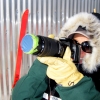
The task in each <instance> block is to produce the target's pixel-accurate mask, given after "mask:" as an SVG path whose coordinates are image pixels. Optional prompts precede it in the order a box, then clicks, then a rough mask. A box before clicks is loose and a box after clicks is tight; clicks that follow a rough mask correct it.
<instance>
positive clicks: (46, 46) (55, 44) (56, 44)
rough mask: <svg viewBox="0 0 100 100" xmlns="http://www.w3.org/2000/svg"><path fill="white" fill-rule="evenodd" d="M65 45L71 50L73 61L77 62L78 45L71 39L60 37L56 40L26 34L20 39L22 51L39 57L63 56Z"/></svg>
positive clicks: (78, 54)
mask: <svg viewBox="0 0 100 100" xmlns="http://www.w3.org/2000/svg"><path fill="white" fill-rule="evenodd" d="M67 46H69V48H70V50H71V58H72V59H73V62H75V63H78V62H79V58H80V46H79V45H77V44H75V43H74V40H72V39H68V38H61V39H59V41H58V40H55V39H52V38H49V37H44V36H39V35H37V36H35V35H33V34H26V35H25V36H24V37H23V39H22V41H21V49H22V51H23V52H24V53H26V54H32V55H36V56H40V57H44V56H54V57H63V55H64V53H65V50H66V47H67Z"/></svg>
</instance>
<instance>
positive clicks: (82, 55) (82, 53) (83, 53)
mask: <svg viewBox="0 0 100 100" xmlns="http://www.w3.org/2000/svg"><path fill="white" fill-rule="evenodd" d="M85 55H86V53H85V52H84V51H83V50H81V55H80V58H83V57H84V56H85Z"/></svg>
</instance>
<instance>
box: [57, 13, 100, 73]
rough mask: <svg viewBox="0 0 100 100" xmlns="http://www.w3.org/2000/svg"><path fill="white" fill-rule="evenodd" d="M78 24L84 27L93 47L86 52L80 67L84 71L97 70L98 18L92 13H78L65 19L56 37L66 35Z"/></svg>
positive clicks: (98, 52)
mask: <svg viewBox="0 0 100 100" xmlns="http://www.w3.org/2000/svg"><path fill="white" fill-rule="evenodd" d="M79 26H81V27H83V28H85V30H86V32H85V35H87V36H88V37H89V41H90V44H91V46H92V47H93V50H92V53H91V54H90V53H86V55H85V57H84V58H83V61H82V64H83V66H82V67H83V69H84V70H85V71H87V72H89V73H92V72H94V71H97V68H98V66H99V65H100V55H99V54H100V20H99V19H98V18H97V17H96V16H95V15H94V14H92V13H87V12H81V13H78V14H76V15H74V16H72V17H71V18H69V19H68V20H67V22H66V23H65V25H64V26H63V27H62V29H61V31H60V33H59V36H58V37H59V38H61V37H68V36H69V35H70V34H72V33H73V32H75V31H76V30H77V29H78V27H79Z"/></svg>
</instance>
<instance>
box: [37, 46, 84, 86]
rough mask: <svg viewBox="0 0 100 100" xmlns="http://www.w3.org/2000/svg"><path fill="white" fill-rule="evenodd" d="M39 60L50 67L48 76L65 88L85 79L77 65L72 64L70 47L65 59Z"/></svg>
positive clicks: (46, 58)
mask: <svg viewBox="0 0 100 100" xmlns="http://www.w3.org/2000/svg"><path fill="white" fill-rule="evenodd" d="M38 60H39V61H40V62H42V63H44V64H47V65H48V68H47V76H48V77H49V78H51V79H53V80H55V82H56V83H57V84H61V85H62V86H64V87H66V86H73V85H75V84H77V83H78V82H79V81H80V80H81V79H82V78H83V75H82V74H81V73H80V72H78V70H77V68H76V66H75V64H74V63H73V62H72V59H71V51H70V49H69V47H67V49H66V52H65V54H64V56H63V58H59V57H58V58H57V57H38Z"/></svg>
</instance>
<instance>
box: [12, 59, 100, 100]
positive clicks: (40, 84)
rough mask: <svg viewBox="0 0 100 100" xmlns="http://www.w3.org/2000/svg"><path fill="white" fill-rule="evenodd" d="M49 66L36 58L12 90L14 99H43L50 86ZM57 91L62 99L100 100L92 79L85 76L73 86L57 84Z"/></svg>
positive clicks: (99, 94)
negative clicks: (47, 71) (47, 74)
mask: <svg viewBox="0 0 100 100" xmlns="http://www.w3.org/2000/svg"><path fill="white" fill-rule="evenodd" d="M46 69H47V66H46V65H44V64H42V63H40V62H39V61H38V60H35V61H34V63H33V65H32V66H31V68H30V70H29V72H28V74H27V75H25V76H23V77H22V78H21V79H20V80H19V81H18V82H17V84H16V86H15V87H14V89H13V91H12V100H42V98H43V94H44V92H45V91H46V89H47V86H48V77H47V76H46ZM56 91H57V92H58V94H59V96H60V98H61V99H62V100H100V93H99V92H98V91H97V90H96V89H95V86H94V83H93V82H92V79H91V78H89V77H86V76H84V78H83V79H82V80H81V81H80V82H79V83H78V84H76V85H74V86H72V87H62V86H59V85H57V86H56Z"/></svg>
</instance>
